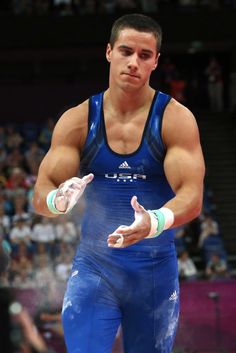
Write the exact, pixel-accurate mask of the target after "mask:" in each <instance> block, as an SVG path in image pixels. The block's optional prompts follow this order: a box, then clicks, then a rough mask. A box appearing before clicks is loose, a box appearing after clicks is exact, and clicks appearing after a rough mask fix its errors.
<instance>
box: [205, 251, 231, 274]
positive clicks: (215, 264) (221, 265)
mask: <svg viewBox="0 0 236 353" xmlns="http://www.w3.org/2000/svg"><path fill="white" fill-rule="evenodd" d="M206 276H207V278H208V279H211V280H214V279H224V278H228V277H229V273H228V268H227V263H226V260H225V259H223V258H222V257H221V256H220V255H219V254H217V253H215V254H212V255H211V257H210V259H209V261H208V262H207V265H206Z"/></svg>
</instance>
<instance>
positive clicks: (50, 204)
mask: <svg viewBox="0 0 236 353" xmlns="http://www.w3.org/2000/svg"><path fill="white" fill-rule="evenodd" d="M57 191H58V189H54V190H52V191H50V192H49V193H48V195H47V198H46V202H47V206H48V209H49V211H50V212H52V213H54V214H64V213H66V212H61V211H59V210H58V209H57V208H56V206H55V197H56V193H57Z"/></svg>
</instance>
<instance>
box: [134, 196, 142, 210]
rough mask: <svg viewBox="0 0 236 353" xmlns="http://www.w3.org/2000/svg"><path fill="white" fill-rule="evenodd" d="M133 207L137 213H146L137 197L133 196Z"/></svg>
mask: <svg viewBox="0 0 236 353" xmlns="http://www.w3.org/2000/svg"><path fill="white" fill-rule="evenodd" d="M131 206H132V207H133V209H134V211H135V212H142V211H145V208H144V207H143V206H142V205H140V203H139V202H138V198H137V196H133V197H132V199H131Z"/></svg>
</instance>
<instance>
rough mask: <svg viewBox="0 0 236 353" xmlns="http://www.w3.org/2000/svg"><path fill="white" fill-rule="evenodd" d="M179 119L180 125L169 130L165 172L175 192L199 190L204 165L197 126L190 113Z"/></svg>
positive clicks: (201, 185)
mask: <svg viewBox="0 0 236 353" xmlns="http://www.w3.org/2000/svg"><path fill="white" fill-rule="evenodd" d="M180 121H181V126H175V127H174V129H173V128H171V129H170V131H169V135H170V136H168V145H167V153H166V157H165V160H164V169H165V174H166V177H167V179H168V182H169V183H170V185H171V187H172V189H173V191H174V192H175V193H178V192H180V190H183V189H185V190H187V189H191V190H192V192H193V191H194V190H196V192H199V191H202V188H203V178H204V173H205V165H204V158H203V153H202V149H201V144H200V138H199V131H198V127H197V124H196V121H195V119H194V118H193V116H191V114H187V116H183V117H182V119H181V120H180Z"/></svg>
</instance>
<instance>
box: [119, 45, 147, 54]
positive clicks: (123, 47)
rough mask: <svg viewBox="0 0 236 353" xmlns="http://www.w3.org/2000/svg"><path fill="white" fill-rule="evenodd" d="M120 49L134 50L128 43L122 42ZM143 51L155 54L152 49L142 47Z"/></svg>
mask: <svg viewBox="0 0 236 353" xmlns="http://www.w3.org/2000/svg"><path fill="white" fill-rule="evenodd" d="M118 48H119V49H128V50H133V49H132V48H131V47H128V46H127V45H124V44H121V45H119V47H118ZM141 52H142V53H147V54H154V53H153V51H152V50H150V49H142V50H141Z"/></svg>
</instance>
